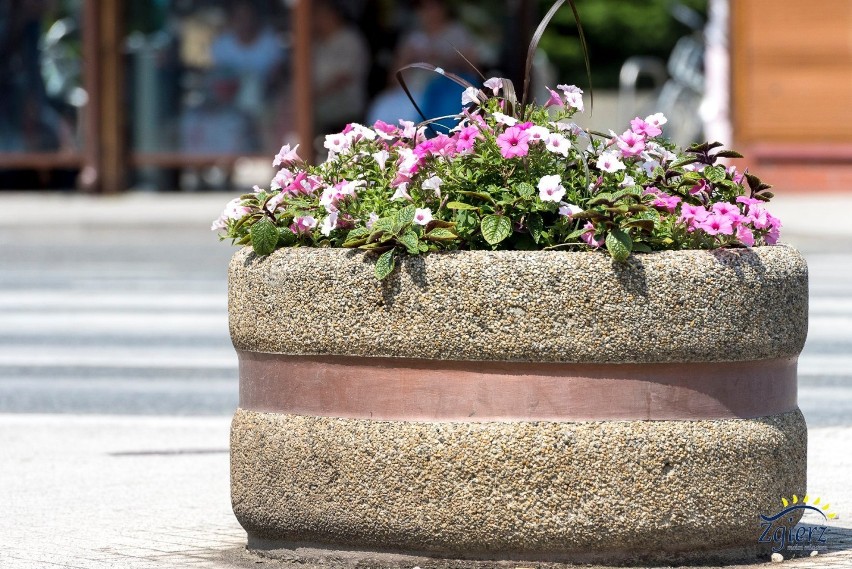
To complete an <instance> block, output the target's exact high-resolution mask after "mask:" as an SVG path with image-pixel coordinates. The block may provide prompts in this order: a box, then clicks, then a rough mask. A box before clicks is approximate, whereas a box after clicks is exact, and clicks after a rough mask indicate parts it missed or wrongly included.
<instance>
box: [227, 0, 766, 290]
mask: <svg viewBox="0 0 852 569" xmlns="http://www.w3.org/2000/svg"><path fill="white" fill-rule="evenodd" d="M558 4H561V2H559V3H557V6H556V7H558ZM553 11H554V10H553V9H552V10H551V12H553ZM551 15H552V14H549V16H551ZM547 19H549V18H546V20H547ZM545 24H546V21H545V22H542V25H545ZM578 26H579V21H578ZM540 29H542V26H540ZM537 35H540V34H537ZM419 66H421V67H423V66H424V64H419ZM432 69H433V70H434V71H436V72H438V73H442V74H444V72H443V71H442V70H440V69H438V68H432ZM445 75H447V76H451V74H448V73H447V74H445ZM450 78H451V79H454V80H457V81H459V82H461V81H463V80H461V79H459V78H457V77H450ZM464 84H465V85H466V89H465V91H464V93H463V94H462V97H461V110H460V112H459V114H458V115H457V117H456V120H457V121H458V122H457V126H455V127H454V128H452V129H448V130H446V129H445V131H441V129H439V128H438V126H439V125H437V124H433V123H431V122H430V121H424V122H423V123H421V124H419V125H416V124H414V123H412V122H406V121H400V122H399V124H396V125H394V124H387V123H384V122H382V121H378V122H376V123H375V124H374V125H372V126H371V127H368V126H364V125H360V124H350V125H347V127H346V128H345V129H344V130H343V131H342V132H340V133H337V134H332V135H329V136H326V138H325V148H326V149H327V150H328V159H327V160H326V161H325V162H323V163H322V164H320V165H316V166H314V165H308V164H306V163H305V162H304V161H303V160H302V159H301V158H300V157H299V156H298V154H297V149H298V147H296V148H290V146H289V145H288V146H284V147H283V148H282V149H281V151H280V152H279V153H278V155H277V156H276V157H275V160H274V162H273V166H275V167H280V168H281V169H280V171H279V172H278V173H277V174H276V175H275V178H274V179H273V180H272V182H271V184H270V188H269V189H261V188H258V187H255V191H254V193H249V194H246V195H243V196H241V197H239V198H237V199H234V200H233V201H231V202H230V203H229V204H228V205H227V206H226V208H225V211H224V212H223V214H222V216H221V217H220V218H219V219H218V220H216V221H215V222H214V223H213V227H212V228H213V229H214V230H217V231H221V232H222V238H231V239H232V240H233V241H234V242H235V243H236V244H239V245H249V244H250V245H251V246H252V247H253V249H254V251H255V253H257V254H258V255H268V254H270V253H272V252H273V251H274V250H275V249H276V248H279V247H299V246H301V247H346V248H356V249H361V250H364V251H366V252H368V253H371V254H374V255H377V261H376V265H375V272H376V276H377V277H378V278H379V279H383V278H385V277H386V276H388V275H389V274H390V273H391V272H392V271H393V269H394V266H395V263H396V259H397V258H398V257H400V256H402V255H422V254H428V253H432V252H437V251H447V250H459V249H492V250H497V249H525V250H533V249H548V250H552V249H566V250H597V249H604V250H606V251H608V253H609V254H610V255H611V256H612V258H613V259H615V260H616V261H624V260H625V259H627V258H628V257H629V255H630V254H631V253H634V252H635V253H646V252H651V251H659V250H672V249H712V248H717V247H752V246H756V245H772V244H775V243H776V242H777V240H778V236H779V230H780V227H781V223H780V222H779V220H778V219H777V218H775V217H773V216H772V215H771V214H770V213H769V212H768V211H767V209H766V207H765V202H767V201H768V200H769V199H770V198H771V197H772V194H771V193H770V192H769V191H767V190H768V189H769V186H768V185H766V184H764V183H762V182H761V181H760V179H758V178H757V177H756V176H754V175H752V174H749V173H748V172H743V173H741V172H738V171H737V170H736V168H734V167H725V166H724V165H723V164H722V163H720V159H723V158H741V156H740V155H739V154H737V153H736V152H733V151H730V150H723V149H721V148H720V147H721V146H722V145H721V144H720V143H704V144H698V145H693V146H691V147H689V148H687V149H680V148H677V147H675V146H674V145H673V144H672V143H671V142H669V141H667V140H666V139H665V138H664V137H663V136H662V131H663V125H664V124H666V122H667V119H666V117H665V116H663V115H662V114H660V113H657V114H654V115H651V116H648V117H645V118H644V119H643V118H640V117H636V118H635V119H633V120H632V121H631V122H630V126H629V128H628V129H626V130H625V131H624V132H622V133H621V134H617V133H615V132H612V131H610V132H609V133H600V132H594V131H589V130H584V129H582V128H580V127H579V126H577V125H576V124H574V123H573V122H571V119H572V117H573V116H574V115H575V114H576V113H578V112H583V111H584V101H583V91H582V90H580V89H579V88H577V87H575V86H573V85H558V86H557V88H556V89H548V92H549V94H550V97H549V99H548V100H547V101H546V102H544V103H543V104H536V103H533V104H525V99H526V97H524V98H523V99H522V100H521V101H520V102H519V101H518V100H517V98H516V96H515V91H514V87H513V86H512V84H511V82H510V81H508V80H506V79H501V78H491V79H488V80H486V81H484V83H483V85H482V86H481V87H477V86H474V85H470V84H469V83H464ZM525 90H526V89H525Z"/></svg>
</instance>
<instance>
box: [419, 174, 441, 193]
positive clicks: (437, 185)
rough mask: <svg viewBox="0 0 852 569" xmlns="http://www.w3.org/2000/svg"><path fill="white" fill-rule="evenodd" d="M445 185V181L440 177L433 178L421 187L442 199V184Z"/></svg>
mask: <svg viewBox="0 0 852 569" xmlns="http://www.w3.org/2000/svg"><path fill="white" fill-rule="evenodd" d="M443 183H444V180H442V179H441V178H439V177H438V176H432V177H431V178H428V179H427V180H425V181H424V182H423V185H422V186H421V187H422V188H423V189H424V190H432V191H433V192H435V196H436V197H438V198H440V197H441V184H443Z"/></svg>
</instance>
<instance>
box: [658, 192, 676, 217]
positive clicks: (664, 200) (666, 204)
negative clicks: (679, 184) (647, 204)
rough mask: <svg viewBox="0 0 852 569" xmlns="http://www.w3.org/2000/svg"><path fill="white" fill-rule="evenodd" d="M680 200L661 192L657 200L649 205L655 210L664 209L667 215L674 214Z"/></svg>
mask: <svg viewBox="0 0 852 569" xmlns="http://www.w3.org/2000/svg"><path fill="white" fill-rule="evenodd" d="M680 202H681V199H680V198H679V197H678V196H670V195H668V194H665V193H663V192H660V193H659V194H657V199H655V200H654V202H653V203H652V204H651V205H653V206H654V207H656V208H659V209H664V210H666V211H667V212H669V213H674V212H675V210H676V209H677V206H678V204H679V203H680Z"/></svg>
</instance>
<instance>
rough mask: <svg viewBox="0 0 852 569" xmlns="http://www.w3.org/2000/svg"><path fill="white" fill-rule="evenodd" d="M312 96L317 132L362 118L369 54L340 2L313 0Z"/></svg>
mask: <svg viewBox="0 0 852 569" xmlns="http://www.w3.org/2000/svg"><path fill="white" fill-rule="evenodd" d="M313 7H314V18H313V25H314V44H313V46H312V57H313V67H312V70H313V96H314V124H315V129H316V132H317V134H328V133H332V132H336V131H339V130H342V129H343V127H344V126H345V125H346V123H348V122H353V121H360V120H362V119H363V115H364V111H365V108H366V104H367V75H368V73H369V69H370V54H369V51H368V49H367V43H366V41H365V40H364V37H363V36H362V35H361V33H360V32H359V31H358V30H357V29H356V28H355V27H354V26H352V25H351V24H350V23H349V21H348V19H347V17H346V13H345V12H344V10H343V7H342V5H341V4H340V3H338V2H336V1H334V0H314V2H313Z"/></svg>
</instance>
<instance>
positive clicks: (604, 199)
mask: <svg viewBox="0 0 852 569" xmlns="http://www.w3.org/2000/svg"><path fill="white" fill-rule="evenodd" d="M614 201H615V200H613V198H612V194H609V193H606V192H603V193H600V194H598V195H596V196H595V197H593V198H592V199H590V200H589V201H588V203H587V206H594V205H603V204H606V205H612V204H613V203H614Z"/></svg>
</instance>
